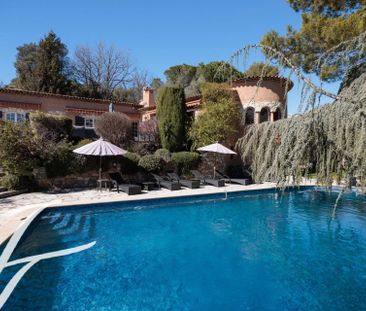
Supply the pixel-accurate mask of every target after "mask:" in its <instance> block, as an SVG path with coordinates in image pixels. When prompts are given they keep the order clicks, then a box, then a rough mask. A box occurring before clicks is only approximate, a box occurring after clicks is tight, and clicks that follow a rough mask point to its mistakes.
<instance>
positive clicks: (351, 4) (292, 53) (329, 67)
mask: <svg viewBox="0 0 366 311" xmlns="http://www.w3.org/2000/svg"><path fill="white" fill-rule="evenodd" d="M289 2H290V4H291V6H292V7H293V8H295V9H296V10H298V11H302V12H304V13H303V14H302V25H301V28H300V30H298V31H296V30H295V29H294V28H293V27H291V26H288V28H287V33H286V35H284V36H281V35H280V34H279V33H278V32H276V31H270V32H268V33H267V34H266V35H265V36H264V37H263V38H262V41H261V43H262V44H264V45H267V46H270V47H272V48H275V49H276V50H279V51H280V52H282V53H283V54H284V55H285V56H286V57H287V58H289V59H290V60H291V61H292V62H293V64H294V65H295V66H299V67H300V68H302V69H303V70H304V71H305V72H306V73H315V74H317V75H319V76H320V78H321V79H323V80H326V81H333V80H338V79H341V78H342V77H343V76H344V74H345V73H346V72H347V70H348V69H349V64H346V65H345V64H344V63H342V58H337V55H336V56H335V57H332V58H329V59H328V60H327V61H325V62H324V64H323V66H318V62H317V60H318V59H319V58H321V57H322V56H323V54H324V53H325V52H327V51H329V50H330V49H332V48H334V47H336V46H338V45H339V44H340V43H342V42H345V41H347V40H350V39H352V38H355V37H357V36H359V35H360V34H362V33H363V32H365V31H366V22H365V21H366V7H365V1H356V0H355V1H352V0H349V1H347V0H339V1H338V0H319V1H309V0H292V1H291V0H290V1H289ZM359 48H360V47H352V46H349V45H348V46H347V47H345V49H344V50H340V51H339V52H338V55H341V54H348V55H352V54H353V52H356V50H358V49H359ZM346 49H347V50H346ZM353 50H354V51H353ZM365 54H366V53H365V52H364V56H363V57H361V58H360V57H355V58H353V59H351V65H357V64H359V63H360V62H363V61H364V58H365V57H366V55H365ZM267 55H268V52H267ZM269 56H271V55H269ZM335 59H337V61H335Z"/></svg>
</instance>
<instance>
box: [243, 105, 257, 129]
mask: <svg viewBox="0 0 366 311" xmlns="http://www.w3.org/2000/svg"><path fill="white" fill-rule="evenodd" d="M254 113H255V111H254V108H253V107H248V108H247V109H246V110H245V125H249V124H253V123H254Z"/></svg>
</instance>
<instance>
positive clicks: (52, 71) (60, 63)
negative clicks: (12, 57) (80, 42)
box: [11, 31, 71, 94]
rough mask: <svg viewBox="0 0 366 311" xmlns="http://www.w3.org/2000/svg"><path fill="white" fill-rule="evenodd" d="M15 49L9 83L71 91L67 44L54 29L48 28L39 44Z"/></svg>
mask: <svg viewBox="0 0 366 311" xmlns="http://www.w3.org/2000/svg"><path fill="white" fill-rule="evenodd" d="M17 50H18V54H17V58H16V62H15V68H16V72H17V77H16V78H15V79H14V80H13V81H12V82H11V86H14V87H17V88H20V89H24V90H30V91H37V92H40V91H43V92H49V93H61V94H67V93H70V92H71V82H70V80H69V79H68V73H67V67H68V66H67V58H66V56H67V48H66V45H65V44H64V43H62V42H61V40H60V38H58V37H57V36H56V34H55V33H54V32H52V31H51V32H49V33H48V34H47V35H46V36H45V37H44V38H43V39H41V40H40V42H39V43H38V44H35V43H30V44H24V45H22V46H19V47H18V48H17Z"/></svg>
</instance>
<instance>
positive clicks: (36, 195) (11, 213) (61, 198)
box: [0, 183, 275, 244]
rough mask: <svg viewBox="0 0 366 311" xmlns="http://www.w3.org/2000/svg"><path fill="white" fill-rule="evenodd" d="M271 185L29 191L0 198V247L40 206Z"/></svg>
mask: <svg viewBox="0 0 366 311" xmlns="http://www.w3.org/2000/svg"><path fill="white" fill-rule="evenodd" d="M273 188H275V184H273V183H264V184H260V185H249V186H242V185H234V184H231V185H226V187H222V188H217V187H213V186H204V187H201V188H199V189H186V188H183V189H182V190H176V191H170V190H167V189H160V190H153V191H148V192H147V191H143V193H142V194H138V195H131V196H128V195H127V194H125V193H123V192H120V193H117V192H115V191H112V192H109V191H101V192H100V191H97V190H80V191H77V190H72V191H68V192H65V193H57V194H52V193H43V192H33V193H25V194H20V195H17V196H14V197H10V198H5V199H0V244H1V243H3V242H4V241H5V240H6V239H8V238H9V237H10V236H11V235H12V234H13V233H14V232H15V230H16V229H17V228H18V227H19V226H20V225H21V224H22V222H24V221H25V219H26V218H27V217H28V216H30V215H31V214H32V213H33V212H35V211H36V210H37V209H38V208H40V207H41V206H42V205H44V204H49V205H50V206H51V207H52V208H57V207H61V206H70V205H80V204H97V203H107V202H119V201H135V200H142V199H158V198H174V197H181V196H192V195H202V194H214V193H222V194H225V192H226V191H227V192H236V191H250V190H260V189H263V190H264V189H273Z"/></svg>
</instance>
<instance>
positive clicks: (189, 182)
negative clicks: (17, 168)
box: [168, 173, 201, 189]
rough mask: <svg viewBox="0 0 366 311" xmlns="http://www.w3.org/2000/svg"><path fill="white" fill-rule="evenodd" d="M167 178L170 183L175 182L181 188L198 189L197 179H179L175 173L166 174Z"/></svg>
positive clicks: (199, 182)
mask: <svg viewBox="0 0 366 311" xmlns="http://www.w3.org/2000/svg"><path fill="white" fill-rule="evenodd" d="M168 176H169V178H170V180H171V181H177V182H179V183H180V184H181V185H182V186H184V187H187V188H190V189H197V188H199V187H200V184H201V181H200V180H198V179H192V180H190V179H181V178H180V177H179V176H178V174H176V173H168Z"/></svg>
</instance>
